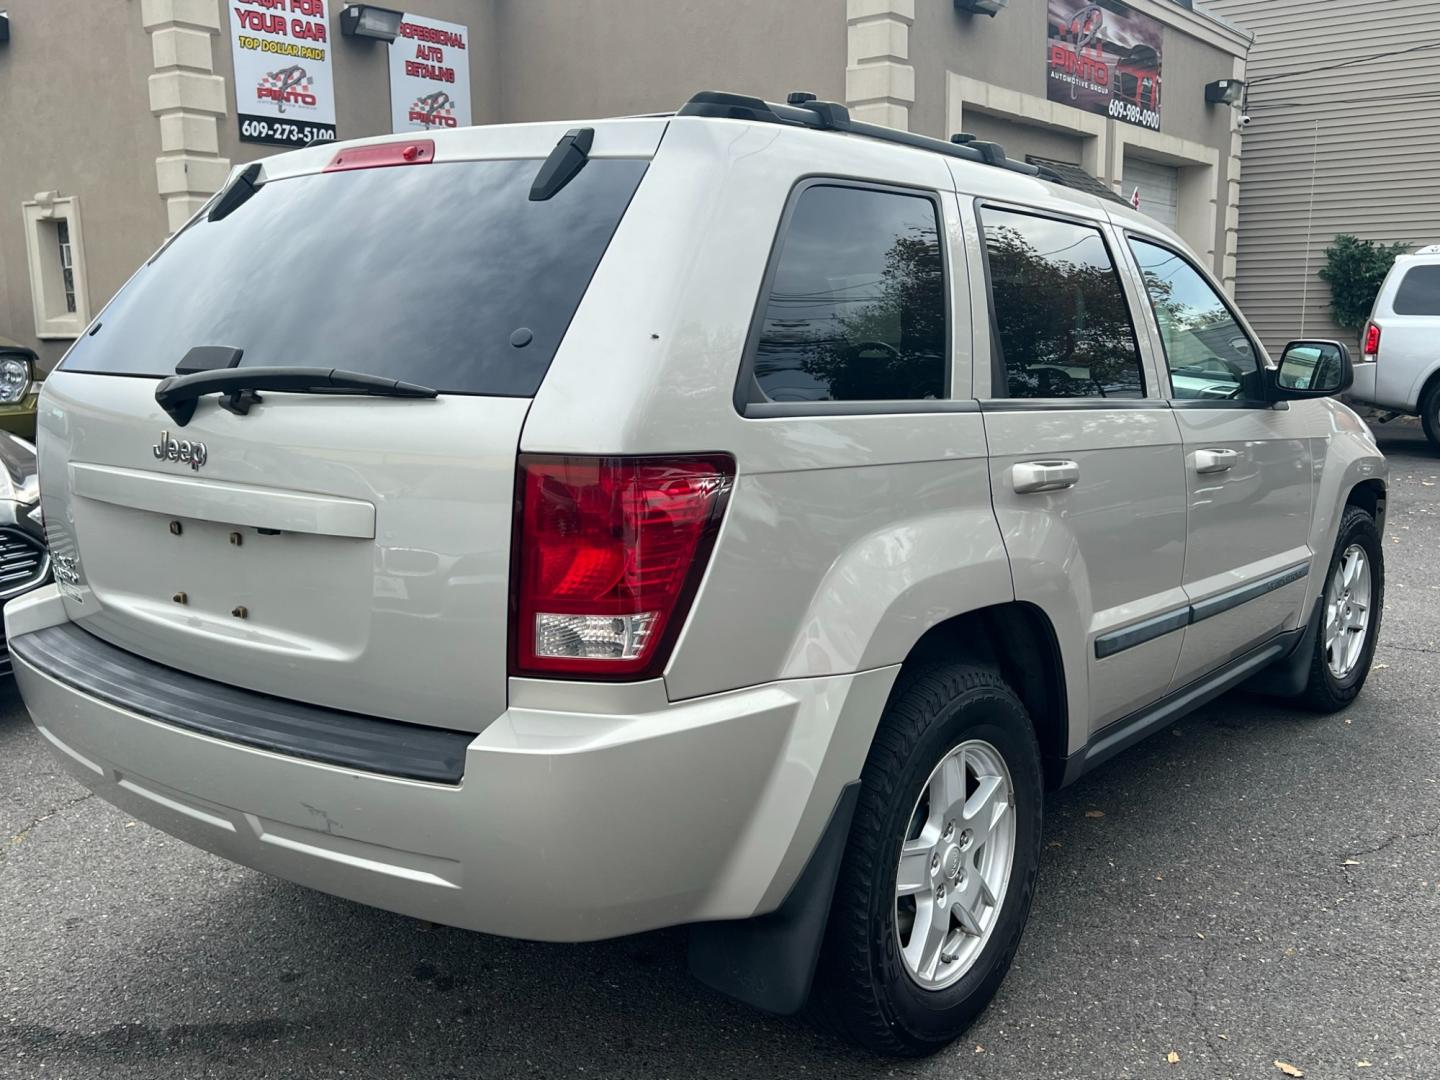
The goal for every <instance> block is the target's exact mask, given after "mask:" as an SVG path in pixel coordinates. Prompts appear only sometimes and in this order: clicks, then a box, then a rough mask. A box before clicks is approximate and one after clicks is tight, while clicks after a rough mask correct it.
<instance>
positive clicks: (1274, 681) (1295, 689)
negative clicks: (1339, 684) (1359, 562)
mask: <svg viewBox="0 0 1440 1080" xmlns="http://www.w3.org/2000/svg"><path fill="white" fill-rule="evenodd" d="M1324 618H1325V596H1324V594H1323V593H1322V594H1321V596H1320V598H1319V599H1317V600H1316V601H1315V610H1314V612H1313V613H1312V614H1311V616H1310V622H1309V625H1307V626H1306V627H1305V633H1304V634H1302V635H1301V636H1300V640H1299V642H1298V643H1297V644H1296V646H1295V648H1294V649H1293V650H1292V651H1291V652H1290V654H1289V655H1288V656H1285V657H1284V658H1282V659H1280V660H1277V661H1275V663H1273V664H1271V665H1270V666H1269V667H1267V668H1266V669H1265V670H1264V671H1262V672H1260V673H1259V674H1258V675H1256V676H1255V677H1254V678H1253V679H1250V680H1249V681H1247V682H1245V683H1243V684H1242V686H1241V688H1242V689H1244V690H1249V691H1250V692H1251V693H1255V694H1265V695H1266V696H1267V697H1279V698H1293V697H1299V696H1300V695H1301V694H1303V693H1304V692H1305V687H1306V685H1308V684H1309V682H1310V661H1311V658H1312V657H1313V656H1314V655H1315V642H1316V640H1317V639H1318V638H1319V637H1320V623H1321V622H1322V621H1323V620H1324Z"/></svg>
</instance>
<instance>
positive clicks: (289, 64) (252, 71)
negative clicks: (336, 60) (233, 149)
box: [226, 0, 335, 146]
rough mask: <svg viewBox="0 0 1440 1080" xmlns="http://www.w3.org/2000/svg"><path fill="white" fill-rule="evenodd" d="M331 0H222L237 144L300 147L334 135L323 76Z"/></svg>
mask: <svg viewBox="0 0 1440 1080" xmlns="http://www.w3.org/2000/svg"><path fill="white" fill-rule="evenodd" d="M332 2H333V0H230V3H229V4H227V5H226V6H227V7H228V8H229V15H230V48H231V51H232V53H233V54H234V57H235V114H236V116H238V117H239V120H240V139H241V141H242V142H260V143H275V144H277V145H279V146H308V145H309V144H310V143H312V142H332V141H334V139H335V87H334V84H333V83H332V81H331V78H330V21H329V12H328V10H327V9H328V8H329V7H330V5H331V3H332Z"/></svg>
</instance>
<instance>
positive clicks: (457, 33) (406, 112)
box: [390, 12, 471, 131]
mask: <svg viewBox="0 0 1440 1080" xmlns="http://www.w3.org/2000/svg"><path fill="white" fill-rule="evenodd" d="M470 122H471V121H470V30H469V29H468V28H467V27H464V26H461V25H460V24H459V23H452V22H442V21H440V20H439V19H427V18H425V17H424V16H423V15H411V14H409V13H408V12H407V13H406V14H405V15H403V16H401V19H400V32H399V34H398V35H397V36H396V38H395V40H394V41H393V42H391V44H390V130H391V131H421V130H424V131H429V130H430V129H432V128H444V127H468V126H469V124H470Z"/></svg>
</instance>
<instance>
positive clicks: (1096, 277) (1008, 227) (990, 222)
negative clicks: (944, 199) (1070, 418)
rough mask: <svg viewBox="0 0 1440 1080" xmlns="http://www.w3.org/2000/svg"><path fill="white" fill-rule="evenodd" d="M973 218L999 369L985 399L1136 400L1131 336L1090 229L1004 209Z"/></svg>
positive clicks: (1138, 377) (1140, 382)
mask: <svg viewBox="0 0 1440 1080" xmlns="http://www.w3.org/2000/svg"><path fill="white" fill-rule="evenodd" d="M983 217H984V224H985V246H986V249H987V251H988V253H989V258H990V287H991V294H992V297H993V300H994V312H995V314H994V320H995V322H994V325H995V336H996V337H997V338H998V341H999V352H1000V356H1001V366H1002V367H1003V374H1001V377H998V378H997V379H996V380H995V382H996V385H995V387H994V390H993V391H992V392H993V394H994V396H995V397H1007V396H1008V397H1012V398H1067V397H1099V398H1143V397H1144V396H1145V379H1144V376H1143V375H1142V374H1141V371H1140V348H1139V345H1138V344H1137V343H1136V340H1135V327H1134V325H1133V324H1132V323H1131V321H1130V308H1129V305H1128V304H1127V303H1126V301H1125V292H1124V290H1123V289H1122V288H1121V285H1120V276H1119V274H1118V273H1117V272H1116V270H1115V263H1114V260H1112V259H1111V257H1110V249H1109V248H1108V247H1106V245H1105V238H1104V237H1103V236H1102V235H1101V234H1100V230H1098V229H1094V228H1091V227H1090V226H1088V225H1077V224H1075V223H1073V222H1069V221H1056V220H1055V219H1053V218H1044V217H1033V216H1031V215H1029V214H1014V213H1010V212H1008V211H1005V210H994V209H986V210H985V211H984V213H983ZM997 374H1000V373H997Z"/></svg>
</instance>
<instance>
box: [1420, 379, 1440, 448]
mask: <svg viewBox="0 0 1440 1080" xmlns="http://www.w3.org/2000/svg"><path fill="white" fill-rule="evenodd" d="M1420 424H1421V426H1422V427H1423V428H1424V429H1425V437H1426V438H1427V439H1429V440H1430V446H1431V447H1432V448H1433V449H1434V450H1436V451H1440V379H1436V380H1435V381H1434V382H1433V383H1431V384H1430V387H1429V389H1427V390H1426V391H1425V393H1424V394H1423V395H1422V396H1421V398H1420Z"/></svg>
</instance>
